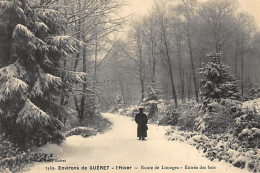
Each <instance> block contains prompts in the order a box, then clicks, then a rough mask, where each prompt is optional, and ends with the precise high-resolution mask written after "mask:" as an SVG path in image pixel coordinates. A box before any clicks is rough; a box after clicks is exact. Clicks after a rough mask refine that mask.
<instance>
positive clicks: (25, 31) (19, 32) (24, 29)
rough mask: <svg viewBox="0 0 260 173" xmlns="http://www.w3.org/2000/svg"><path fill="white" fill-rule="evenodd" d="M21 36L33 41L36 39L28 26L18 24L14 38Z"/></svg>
mask: <svg viewBox="0 0 260 173" xmlns="http://www.w3.org/2000/svg"><path fill="white" fill-rule="evenodd" d="M20 35H22V36H24V37H26V38H29V39H33V38H34V37H35V36H34V34H33V33H32V32H31V31H30V30H29V29H28V28H27V27H26V26H24V25H22V24H17V25H16V26H15V28H14V31H13V38H16V37H19V36H20Z"/></svg>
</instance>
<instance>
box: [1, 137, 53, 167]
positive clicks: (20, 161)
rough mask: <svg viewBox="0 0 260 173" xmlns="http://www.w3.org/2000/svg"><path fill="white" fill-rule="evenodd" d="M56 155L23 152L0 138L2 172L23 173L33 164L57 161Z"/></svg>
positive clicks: (8, 141)
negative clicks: (26, 167)
mask: <svg viewBox="0 0 260 173" xmlns="http://www.w3.org/2000/svg"><path fill="white" fill-rule="evenodd" d="M56 158H57V156H56V155H55V154H52V153H51V154H47V153H33V152H31V151H30V150H25V151H23V150H21V148H19V147H18V146H17V145H15V144H14V143H12V142H11V141H10V140H8V139H4V138H3V137H2V136H0V172H5V171H7V172H8V171H10V172H21V171H22V169H23V168H24V166H25V165H26V164H28V163H33V162H51V161H53V160H54V159H56Z"/></svg>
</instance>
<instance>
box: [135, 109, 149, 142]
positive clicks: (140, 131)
mask: <svg viewBox="0 0 260 173" xmlns="http://www.w3.org/2000/svg"><path fill="white" fill-rule="evenodd" d="M143 111H144V109H143V108H139V113H138V114H136V116H135V122H136V123H137V125H138V126H137V137H139V140H145V137H147V130H148V126H147V122H148V118H147V116H146V114H144V112H143Z"/></svg>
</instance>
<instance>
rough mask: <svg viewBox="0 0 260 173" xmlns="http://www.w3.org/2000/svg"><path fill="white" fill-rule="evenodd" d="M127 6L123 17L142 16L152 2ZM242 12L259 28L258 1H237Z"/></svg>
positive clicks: (135, 0) (131, 0)
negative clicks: (130, 15)
mask: <svg viewBox="0 0 260 173" xmlns="http://www.w3.org/2000/svg"><path fill="white" fill-rule="evenodd" d="M126 2H127V3H129V5H128V6H127V7H125V8H124V9H123V15H127V14H135V15H137V16H142V15H145V14H147V11H148V10H149V9H150V8H151V7H152V5H153V2H154V0H126ZM239 2H240V6H241V8H242V10H243V11H248V12H249V14H251V15H253V16H254V17H255V20H256V22H257V24H258V26H260V0H239Z"/></svg>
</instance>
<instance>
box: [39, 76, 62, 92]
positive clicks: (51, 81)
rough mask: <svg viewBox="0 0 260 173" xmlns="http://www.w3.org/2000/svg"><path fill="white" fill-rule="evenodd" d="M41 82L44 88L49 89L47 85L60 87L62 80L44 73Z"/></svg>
mask: <svg viewBox="0 0 260 173" xmlns="http://www.w3.org/2000/svg"><path fill="white" fill-rule="evenodd" d="M42 78H43V80H44V86H45V88H49V84H52V85H56V86H60V85H61V84H62V80H61V78H60V77H57V76H53V75H51V74H49V73H46V74H44V75H43V77H42Z"/></svg>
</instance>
